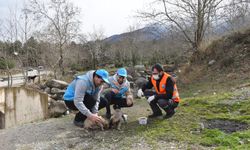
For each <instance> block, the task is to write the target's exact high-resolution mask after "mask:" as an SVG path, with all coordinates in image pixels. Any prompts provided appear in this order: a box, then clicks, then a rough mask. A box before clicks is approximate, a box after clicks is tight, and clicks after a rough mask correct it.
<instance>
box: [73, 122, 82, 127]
mask: <svg viewBox="0 0 250 150" xmlns="http://www.w3.org/2000/svg"><path fill="white" fill-rule="evenodd" d="M73 123H74V125H75V126H77V127H80V128H83V127H84V122H83V121H75V120H74V122H73Z"/></svg>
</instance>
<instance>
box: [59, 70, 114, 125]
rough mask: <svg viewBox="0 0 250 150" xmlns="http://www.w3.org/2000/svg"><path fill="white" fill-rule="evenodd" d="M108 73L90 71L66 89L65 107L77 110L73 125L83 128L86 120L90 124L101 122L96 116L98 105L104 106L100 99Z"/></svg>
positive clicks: (102, 100) (104, 102) (77, 78)
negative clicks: (89, 121)
mask: <svg viewBox="0 0 250 150" xmlns="http://www.w3.org/2000/svg"><path fill="white" fill-rule="evenodd" d="M108 76H109V73H108V72H107V71H106V70H104V69H99V70H96V71H94V70H92V71H89V72H87V73H86V74H84V75H81V76H77V77H76V78H75V79H74V80H73V81H72V82H71V83H70V84H69V86H68V87H67V90H66V92H65V94H64V96H63V98H64V102H65V104H66V106H67V107H68V108H69V109H71V110H79V112H78V113H77V114H76V115H75V119H74V124H75V125H76V126H79V127H83V124H84V121H85V119H86V118H88V119H89V120H91V121H92V122H101V119H100V117H99V116H98V107H99V104H100V103H101V105H103V106H106V103H107V102H106V100H105V99H103V98H100V94H101V91H102V88H103V86H102V85H103V83H104V82H106V83H108V84H109V81H108Z"/></svg>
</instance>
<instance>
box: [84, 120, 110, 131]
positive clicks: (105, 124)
mask: <svg viewBox="0 0 250 150" xmlns="http://www.w3.org/2000/svg"><path fill="white" fill-rule="evenodd" d="M100 118H101V120H102V122H97V123H96V122H92V121H90V120H89V119H88V118H87V119H86V120H85V121H84V128H85V129H98V128H101V130H102V131H103V130H104V129H108V128H109V124H108V121H107V120H105V119H104V118H103V117H101V116H100Z"/></svg>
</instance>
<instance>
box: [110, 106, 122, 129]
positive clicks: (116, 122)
mask: <svg viewBox="0 0 250 150" xmlns="http://www.w3.org/2000/svg"><path fill="white" fill-rule="evenodd" d="M122 121H124V122H126V120H125V118H124V116H123V112H122V111H121V109H115V112H114V114H113V115H112V116H111V118H110V121H109V128H110V129H111V128H112V126H114V128H116V129H117V130H121V124H122Z"/></svg>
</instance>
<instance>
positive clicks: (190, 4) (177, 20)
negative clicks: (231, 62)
mask: <svg viewBox="0 0 250 150" xmlns="http://www.w3.org/2000/svg"><path fill="white" fill-rule="evenodd" d="M240 3H247V1H244V0H243V1H241V2H240ZM228 5H230V1H227V0H156V1H155V2H154V3H152V5H151V8H153V9H152V10H151V11H150V12H149V11H145V12H140V17H142V18H145V19H150V21H152V20H153V21H157V22H159V23H162V24H164V25H167V26H171V25H173V26H174V27H176V28H177V29H178V30H179V31H181V32H182V34H183V36H184V38H185V40H186V41H187V42H188V43H190V44H191V45H192V47H193V49H194V50H197V49H199V47H200V46H201V43H202V41H203V39H204V36H205V33H206V31H207V29H208V27H209V26H211V24H212V23H213V21H214V20H215V18H216V17H218V14H221V13H222V11H223V9H222V8H224V7H225V6H228Z"/></svg>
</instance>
